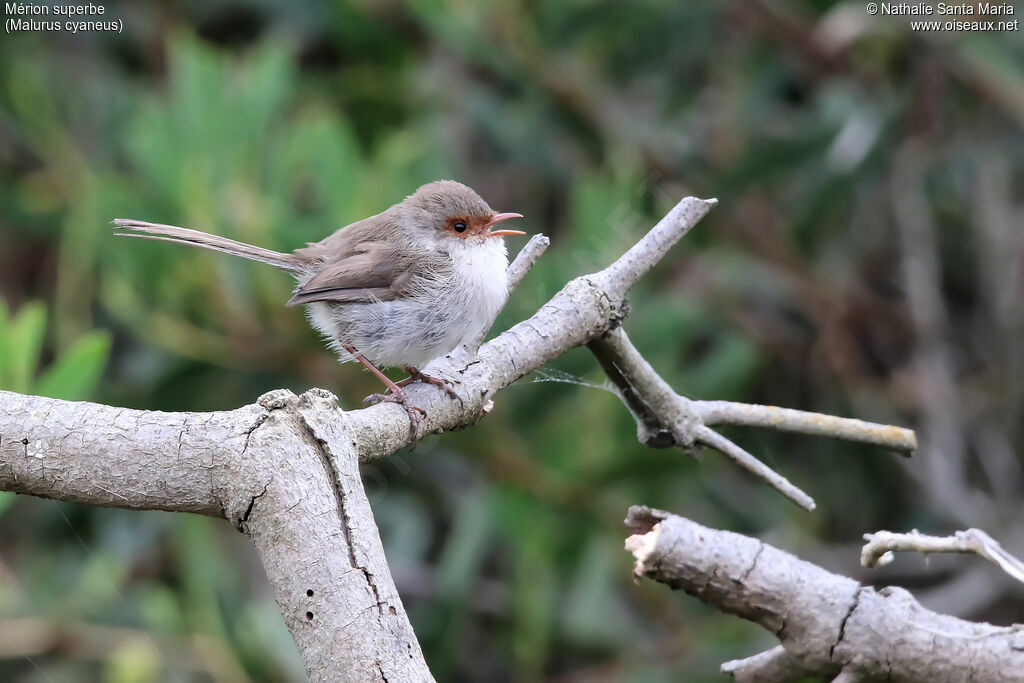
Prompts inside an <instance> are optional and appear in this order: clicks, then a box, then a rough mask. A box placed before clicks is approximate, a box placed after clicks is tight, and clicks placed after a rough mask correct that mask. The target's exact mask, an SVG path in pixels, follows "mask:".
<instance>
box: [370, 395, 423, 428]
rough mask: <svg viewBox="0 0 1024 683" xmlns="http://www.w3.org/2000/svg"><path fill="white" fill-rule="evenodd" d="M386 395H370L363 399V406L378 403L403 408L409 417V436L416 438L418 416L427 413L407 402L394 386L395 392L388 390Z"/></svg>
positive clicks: (407, 399) (404, 396)
mask: <svg viewBox="0 0 1024 683" xmlns="http://www.w3.org/2000/svg"><path fill="white" fill-rule="evenodd" d="M388 392H389V393H387V394H370V395H369V396H367V397H366V398H364V399H363V405H364V406H373V405H377V404H378V403H397V404H398V405H400V406H402V407H403V408H405V412H406V414H407V415H408V416H409V436H411V437H412V438H416V433H417V432H418V431H419V428H420V421H421V419H420V416H421V415H422V416H426V414H427V411H425V410H423V408H420V407H419V406H417V405H413V404H412V403H411V402H410V401H409V397H408V396H406V395H405V392H404V391H402V389H401V387H400V386H397V384H396V390H391V389H390V388H389V389H388Z"/></svg>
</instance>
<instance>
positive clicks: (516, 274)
mask: <svg viewBox="0 0 1024 683" xmlns="http://www.w3.org/2000/svg"><path fill="white" fill-rule="evenodd" d="M549 246H551V239H550V238H549V237H548V236H547V235H541V234H537V235H534V236H533V237H531V238H530V241H529V242H527V243H526V246H524V247H523V248H522V249H520V250H519V253H518V254H516V257H515V258H514V259H513V260H512V263H510V264H509V266H508V271H507V272H506V274H507V276H508V291H509V292H510V293H511V292H512V290H514V289H515V288H516V287H518V286H519V283H520V282H521V281H522V279H523V278H524V277H526V274H527V273H529V272H530V269H531V268H533V266H534V264H535V263H537V259H539V258H540V255H541V254H543V253H544V251H545V250H546V249H547V248H548V247H549Z"/></svg>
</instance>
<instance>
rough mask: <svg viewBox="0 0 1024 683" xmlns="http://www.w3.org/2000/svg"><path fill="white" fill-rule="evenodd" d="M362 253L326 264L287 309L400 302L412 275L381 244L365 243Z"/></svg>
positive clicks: (301, 289) (298, 292) (302, 287)
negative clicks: (323, 304)
mask: <svg viewBox="0 0 1024 683" xmlns="http://www.w3.org/2000/svg"><path fill="white" fill-rule="evenodd" d="M359 249H360V250H359V251H356V253H352V254H350V255H348V256H345V257H344V258H341V259H338V260H336V261H333V262H329V263H326V264H324V266H323V269H322V270H320V272H318V273H317V274H316V275H314V276H313V277H312V278H310V279H309V280H308V281H307V282H305V283H304V284H303V285H302V286H300V287H299V288H298V289H296V290H295V293H294V294H293V295H292V298H291V299H289V300H288V305H289V306H298V305H301V304H308V303H312V302H314V301H338V302H343V303H368V302H371V301H391V300H394V299H396V298H399V297H400V296H401V295H402V289H403V286H404V285H405V284H406V283H407V282H408V280H409V277H410V273H409V272H408V271H407V270H404V269H400V268H399V267H398V265H397V263H396V259H395V258H394V257H393V255H392V254H389V253H387V252H388V251H390V250H388V249H387V248H386V247H385V246H384V245H383V244H382V243H379V242H376V243H374V242H369V243H364V244H362V245H360V247H359Z"/></svg>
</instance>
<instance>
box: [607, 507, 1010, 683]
mask: <svg viewBox="0 0 1024 683" xmlns="http://www.w3.org/2000/svg"><path fill="white" fill-rule="evenodd" d="M626 525H627V526H628V527H629V528H630V529H631V530H633V532H634V535H633V536H630V537H629V538H627V539H626V549H627V550H629V551H631V552H632V553H633V555H634V557H635V558H636V565H635V569H634V572H635V573H636V574H637V575H638V576H645V577H647V578H651V579H654V580H655V581H659V582H661V583H665V584H667V585H668V586H670V587H671V588H681V589H683V590H684V591H686V592H687V593H689V594H690V595H694V596H696V597H698V598H699V599H700V600H702V601H703V602H706V603H708V604H709V605H712V606H714V607H717V608H718V609H721V610H722V611H725V612H728V613H730V614H735V615H737V616H740V617H743V618H744V619H749V620H750V621H753V622H754V623H757V624H759V625H760V626H762V627H763V628H765V629H767V630H768V631H770V632H772V633H773V634H775V636H776V637H778V638H779V640H780V641H781V644H782V647H783V648H785V651H786V652H788V653H789V654H790V655H791V656H792V657H793V659H795V660H796V663H797V664H798V665H799V666H800V667H802V668H803V672H802V673H806V674H811V675H816V676H829V677H834V676H839V675H842V676H845V678H840V679H839V680H841V681H843V680H845V681H850V680H852V681H857V680H892V681H907V682H909V681H929V682H930V683H947V682H949V683H959V682H960V681H967V680H976V681H1024V625H1017V626H1011V627H1005V628H1004V627H996V626H992V625H990V624H982V623H972V622H967V621H963V620H961V619H956V618H954V617H950V616H946V615H942V614H937V613H935V612H932V611H930V610H927V609H925V608H924V607H922V606H921V605H920V604H919V603H918V602H917V601H916V600H914V598H913V597H912V596H911V595H910V593H908V592H907V591H905V590H903V589H901V588H894V587H889V588H883V589H881V590H877V591H876V590H875V589H874V588H871V587H870V586H861V585H860V584H858V583H857V582H856V581H854V580H853V579H849V578H847V577H845V576H838V575H836V574H833V573H831V572H828V571H826V570H824V569H822V568H820V567H817V566H815V565H813V564H810V563H808V562H804V561H802V560H799V559H797V558H796V557H794V556H792V555H790V554H789V553H786V552H783V551H782V550H779V549H777V548H774V547H772V546H770V545H768V544H766V543H762V542H761V541H759V540H757V539H755V538H750V537H747V536H742V535H740V534H736V533H732V532H730V531H720V530H717V529H709V528H707V527H704V526H701V525H699V524H696V523H694V522H691V521H690V520H688V519H684V518H682V517H678V516H676V515H671V514H669V513H667V512H662V511H660V510H652V509H650V508H645V507H632V508H630V510H629V515H628V516H627V518H626ZM769 652H770V653H772V654H768V653H765V654H763V655H758V656H757V658H751V659H747V660H741V662H740V663H736V662H731V663H730V664H729V666H730V667H731V668H733V669H737V670H742V671H745V672H747V673H745V675H749V676H750V677H748V678H747V679H746V680H761V679H757V678H754V677H752V676H753V672H754V671H755V668H754V666H756V664H757V662H759V661H764V662H767V663H775V664H780V665H781V664H786V663H787V660H786V658H784V657H782V655H781V654H779V653H777V651H775V650H772V651H769ZM762 657H763V659H761V658H762ZM751 662H753V665H752V664H751ZM744 663H746V664H744ZM794 668H795V667H794ZM840 672H842V674H840ZM766 680H782V679H780V678H767V679H766Z"/></svg>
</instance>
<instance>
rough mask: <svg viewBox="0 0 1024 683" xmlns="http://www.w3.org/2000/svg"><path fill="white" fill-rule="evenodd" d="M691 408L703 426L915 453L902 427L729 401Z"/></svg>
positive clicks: (912, 439) (910, 432)
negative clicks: (819, 438)
mask: <svg viewBox="0 0 1024 683" xmlns="http://www.w3.org/2000/svg"><path fill="white" fill-rule="evenodd" d="M693 404H694V410H696V411H697V413H698V414H699V415H700V416H701V419H702V420H703V422H704V424H706V425H736V426H742V427H764V428H766V429H776V430H778V431H780V432H797V433H799V434H809V435H811V436H830V437H832V438H835V439H842V440H844V441H854V442H856V443H867V444H873V445H875V446H882V447H884V448H891V449H893V450H895V451H902V452H904V453H906V454H907V455H910V453H911V452H912V451H914V450H916V449H917V436H915V434H914V430H912V429H904V428H903V427H894V426H892V425H881V424H875V423H873V422H864V421H863V420H855V419H852V418H848V417H836V416H835V415H824V414H822V413H811V412H807V411H804V410H793V409H791V408H778V407H776V406H761V405H756V404H751V403H735V402H733V401H694V402H693Z"/></svg>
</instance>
